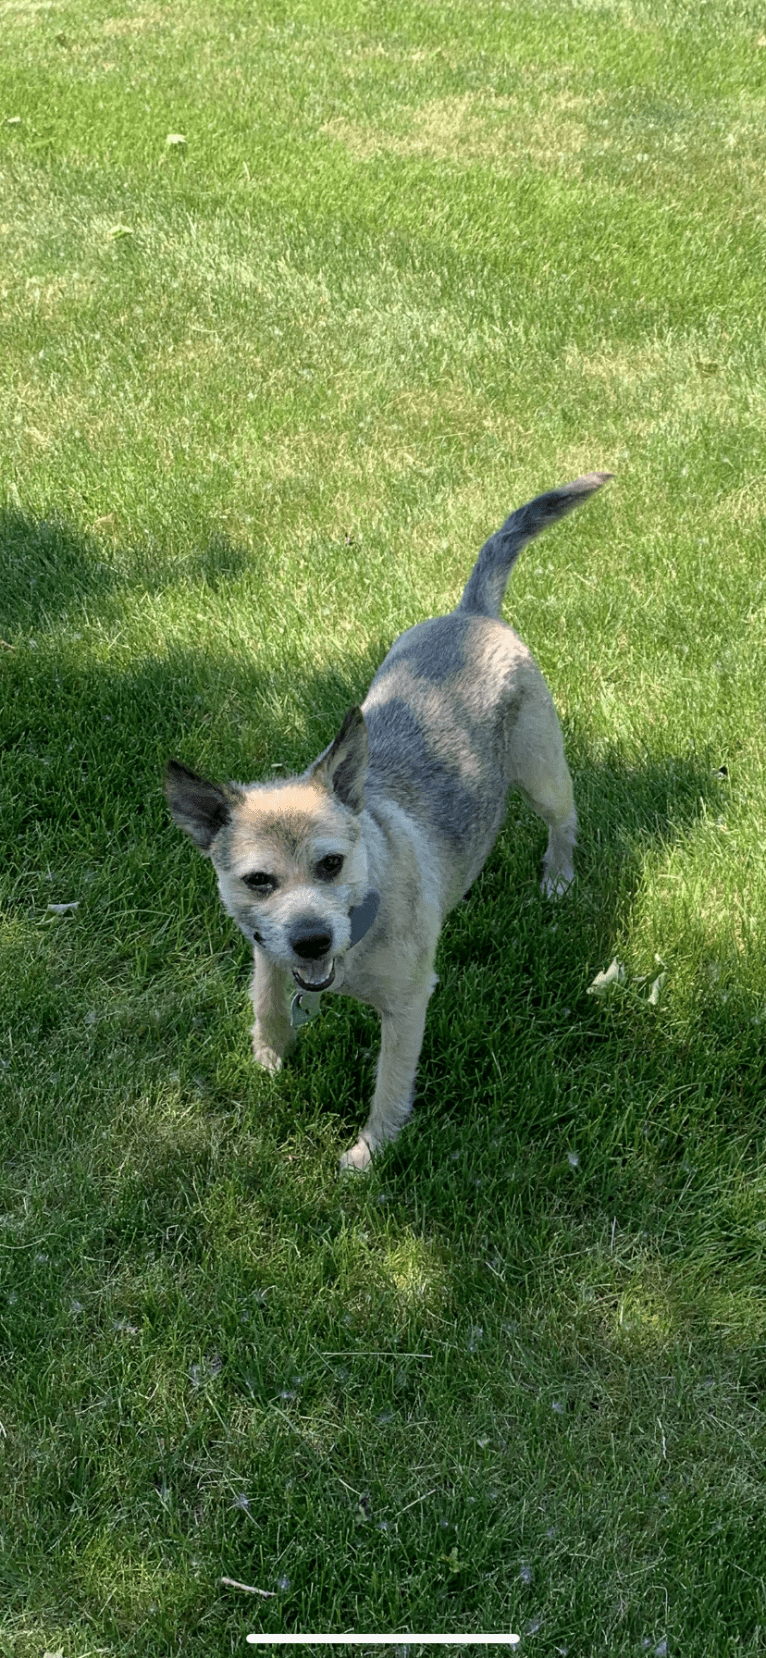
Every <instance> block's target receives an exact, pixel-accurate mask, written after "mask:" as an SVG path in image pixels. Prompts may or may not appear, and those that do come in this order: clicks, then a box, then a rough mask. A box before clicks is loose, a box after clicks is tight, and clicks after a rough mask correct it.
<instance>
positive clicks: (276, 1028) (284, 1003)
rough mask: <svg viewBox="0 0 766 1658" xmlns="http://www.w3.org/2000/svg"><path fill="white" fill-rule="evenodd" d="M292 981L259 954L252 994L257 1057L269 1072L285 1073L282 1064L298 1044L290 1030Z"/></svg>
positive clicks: (258, 951)
mask: <svg viewBox="0 0 766 1658" xmlns="http://www.w3.org/2000/svg"><path fill="white" fill-rule="evenodd" d="M289 988H290V985H289V980H288V977H287V974H286V973H285V972H284V971H283V969H282V968H281V967H275V966H274V963H273V962H271V961H269V959H268V957H267V956H265V955H264V954H263V951H262V950H258V949H256V951H255V966H254V969H253V982H252V985H251V987H250V994H251V996H252V998H253V1012H254V1014H255V1024H254V1025H253V1056H254V1058H255V1061H256V1064H258V1065H262V1066H263V1067H264V1070H266V1071H281V1069H282V1060H283V1059H284V1057H285V1054H286V1053H287V1050H288V1048H290V1047H292V1044H293V1042H294V1041H295V1032H294V1031H293V1030H291V1028H290V1009H289V1004H288V996H289Z"/></svg>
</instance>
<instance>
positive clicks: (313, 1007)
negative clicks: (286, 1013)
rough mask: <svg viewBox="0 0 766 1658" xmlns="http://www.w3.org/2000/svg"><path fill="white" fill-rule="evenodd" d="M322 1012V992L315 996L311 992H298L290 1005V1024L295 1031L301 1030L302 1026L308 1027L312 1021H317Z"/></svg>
mask: <svg viewBox="0 0 766 1658" xmlns="http://www.w3.org/2000/svg"><path fill="white" fill-rule="evenodd" d="M321 1011H322V993H321V991H320V992H319V995H318V996H315V995H312V992H311V991H310V990H296V992H295V995H294V996H293V999H292V1001H291V1003H290V1024H291V1025H292V1028H293V1030H300V1028H301V1025H307V1024H308V1022H309V1020H310V1019H316V1016H317V1014H318V1013H321Z"/></svg>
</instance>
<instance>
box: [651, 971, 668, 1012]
mask: <svg viewBox="0 0 766 1658" xmlns="http://www.w3.org/2000/svg"><path fill="white" fill-rule="evenodd" d="M666 978H667V973H658V974H657V977H656V979H655V981H654V983H653V985H652V987H651V990H650V991H649V996H648V1002H649V1006H650V1007H656V1006H657V1003H658V1001H659V999H660V996H661V995H662V986H663V985H664V983H665V980H666Z"/></svg>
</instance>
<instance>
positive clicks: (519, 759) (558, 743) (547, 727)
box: [509, 682, 577, 898]
mask: <svg viewBox="0 0 766 1658" xmlns="http://www.w3.org/2000/svg"><path fill="white" fill-rule="evenodd" d="M541 684H542V682H541ZM509 783H510V786H511V787H512V788H517V789H518V790H519V793H520V794H522V795H523V796H524V799H525V800H526V801H527V802H528V804H529V805H530V806H531V807H532V809H533V811H535V812H537V815H538V817H541V818H542V820H543V822H544V823H546V824H547V826H548V845H547V848H546V851H545V856H544V858H543V879H542V882H541V885H542V890H543V892H544V893H545V895H546V897H547V898H560V897H561V895H562V893H564V892H566V890H567V887H570V886H571V884H572V882H573V880H574V862H573V853H574V848H575V842H576V840H577V812H576V810H575V802H574V791H573V789H572V779H571V777H570V775H569V767H568V765H567V763H566V757H565V754H564V740H563V738H562V735H561V727H560V725H559V722H558V716H557V714H556V710H555V708H554V707H553V703H552V702H551V700H550V698H549V696H548V693H547V690H546V692H545V696H544V698H543V697H536V698H534V700H533V701H532V705H531V707H528V708H527V709H526V710H524V709H522V712H521V714H520V716H519V719H518V721H517V723H516V726H515V729H514V731H513V739H512V744H511V776H510V778H509Z"/></svg>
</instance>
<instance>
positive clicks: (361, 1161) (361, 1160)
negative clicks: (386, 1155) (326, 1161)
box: [340, 1134, 372, 1174]
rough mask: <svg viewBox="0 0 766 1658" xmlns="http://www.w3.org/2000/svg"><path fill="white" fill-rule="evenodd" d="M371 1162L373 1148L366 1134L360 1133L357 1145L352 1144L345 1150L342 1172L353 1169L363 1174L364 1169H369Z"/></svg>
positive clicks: (341, 1163) (341, 1162) (342, 1158)
mask: <svg viewBox="0 0 766 1658" xmlns="http://www.w3.org/2000/svg"><path fill="white" fill-rule="evenodd" d="M371 1162H372V1148H371V1146H369V1145H368V1144H367V1141H366V1140H365V1139H364V1136H363V1135H361V1134H360V1136H359V1139H358V1140H357V1142H356V1145H355V1146H351V1147H350V1148H349V1150H348V1151H344V1153H343V1156H342V1157H341V1160H340V1166H341V1172H343V1171H344V1170H346V1169H353V1170H355V1172H356V1173H357V1174H361V1173H362V1171H363V1170H364V1169H369V1167H370V1163H371Z"/></svg>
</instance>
